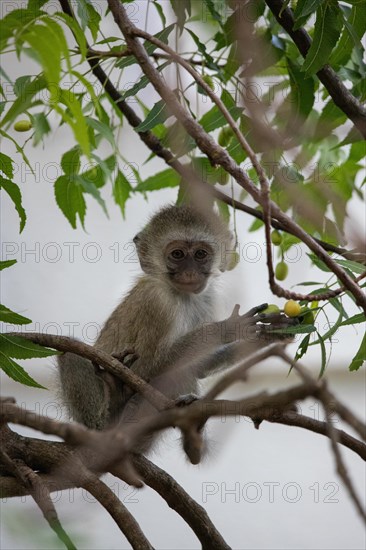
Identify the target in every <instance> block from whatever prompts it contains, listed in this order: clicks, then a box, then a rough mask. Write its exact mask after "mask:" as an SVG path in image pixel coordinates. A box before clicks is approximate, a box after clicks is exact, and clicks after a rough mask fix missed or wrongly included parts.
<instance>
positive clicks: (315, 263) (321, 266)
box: [308, 254, 331, 273]
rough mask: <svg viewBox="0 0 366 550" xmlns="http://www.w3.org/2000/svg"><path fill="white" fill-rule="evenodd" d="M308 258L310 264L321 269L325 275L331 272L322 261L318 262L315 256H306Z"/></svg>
mask: <svg viewBox="0 0 366 550" xmlns="http://www.w3.org/2000/svg"><path fill="white" fill-rule="evenodd" d="M308 256H309V258H310V260H311V261H312V263H313V264H314V265H316V267H318V268H319V269H321V271H325V272H326V273H330V272H331V269H329V267H328V266H327V265H326V264H325V263H324V262H323V261H322V260H320V259H319V258H318V256H315V254H308Z"/></svg>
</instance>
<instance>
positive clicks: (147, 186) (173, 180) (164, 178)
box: [134, 168, 180, 192]
mask: <svg viewBox="0 0 366 550" xmlns="http://www.w3.org/2000/svg"><path fill="white" fill-rule="evenodd" d="M179 183H180V175H179V174H177V172H176V171H175V170H173V169H172V168H167V169H166V170H163V171H162V172H159V173H158V174H155V175H154V176H151V177H150V178H147V179H146V180H145V181H142V182H141V183H139V184H138V186H137V187H135V189H134V190H135V191H140V192H145V191H156V190H158V189H164V188H165V187H177V185H179Z"/></svg>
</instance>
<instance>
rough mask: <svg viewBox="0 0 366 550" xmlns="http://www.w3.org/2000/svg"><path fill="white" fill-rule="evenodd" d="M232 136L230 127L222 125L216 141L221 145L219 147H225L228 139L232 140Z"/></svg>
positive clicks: (228, 141) (228, 142)
mask: <svg viewBox="0 0 366 550" xmlns="http://www.w3.org/2000/svg"><path fill="white" fill-rule="evenodd" d="M232 138H233V131H232V129H231V128H230V126H224V127H223V128H221V130H220V133H219V137H218V140H217V141H218V142H219V145H221V147H227V146H228V145H229V144H230V141H231V140H232Z"/></svg>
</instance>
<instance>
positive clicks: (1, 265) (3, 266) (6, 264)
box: [0, 260, 17, 271]
mask: <svg viewBox="0 0 366 550" xmlns="http://www.w3.org/2000/svg"><path fill="white" fill-rule="evenodd" d="M16 263H17V260H4V261H0V271H2V270H3V269H6V268H7V267H11V266H12V265H14V264H16Z"/></svg>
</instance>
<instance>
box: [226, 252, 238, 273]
mask: <svg viewBox="0 0 366 550" xmlns="http://www.w3.org/2000/svg"><path fill="white" fill-rule="evenodd" d="M239 261H240V256H239V252H233V253H232V256H231V258H230V260H229V262H228V264H227V268H226V269H227V270H228V271H232V270H233V269H234V268H235V267H236V266H237V265H238V263H239Z"/></svg>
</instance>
